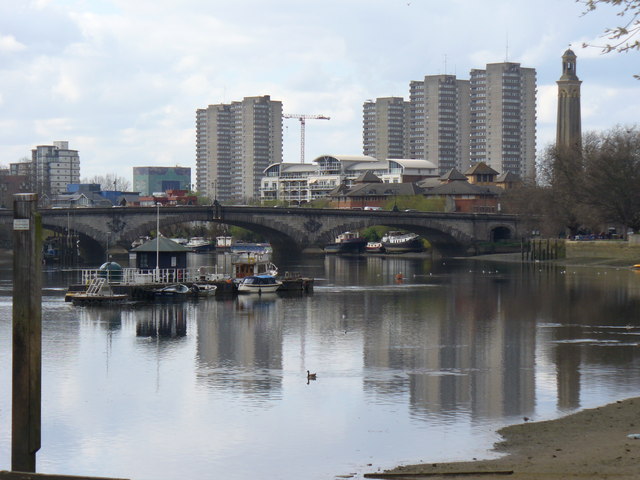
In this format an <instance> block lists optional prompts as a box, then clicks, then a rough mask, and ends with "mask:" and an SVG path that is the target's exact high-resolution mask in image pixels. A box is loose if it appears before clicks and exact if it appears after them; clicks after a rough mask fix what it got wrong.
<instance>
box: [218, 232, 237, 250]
mask: <svg viewBox="0 0 640 480" xmlns="http://www.w3.org/2000/svg"><path fill="white" fill-rule="evenodd" d="M232 243H233V237H229V236H225V235H220V236H219V237H216V249H225V248H227V249H228V248H231V244H232Z"/></svg>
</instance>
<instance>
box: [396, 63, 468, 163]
mask: <svg viewBox="0 0 640 480" xmlns="http://www.w3.org/2000/svg"><path fill="white" fill-rule="evenodd" d="M409 88H410V94H409V95H410V96H409V102H410V107H409V109H410V111H409V129H408V136H409V155H408V158H419V159H424V160H429V161H431V162H433V163H434V164H435V165H437V166H438V170H439V172H440V174H444V173H446V172H447V171H449V170H450V169H452V168H456V169H458V170H463V171H464V170H466V169H467V168H468V167H469V80H460V79H457V78H456V77H455V75H429V76H426V77H424V80H423V81H412V82H411V83H410V86H409Z"/></svg>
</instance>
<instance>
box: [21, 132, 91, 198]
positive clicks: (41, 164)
mask: <svg viewBox="0 0 640 480" xmlns="http://www.w3.org/2000/svg"><path fill="white" fill-rule="evenodd" d="M30 174H31V177H32V180H31V182H32V185H33V186H34V188H35V189H36V191H37V193H38V194H39V195H57V194H60V193H66V191H67V185H68V184H70V183H80V156H79V155H78V151H77V150H70V149H69V142H67V141H62V142H53V145H38V146H37V147H36V148H34V149H33V150H31V169H30Z"/></svg>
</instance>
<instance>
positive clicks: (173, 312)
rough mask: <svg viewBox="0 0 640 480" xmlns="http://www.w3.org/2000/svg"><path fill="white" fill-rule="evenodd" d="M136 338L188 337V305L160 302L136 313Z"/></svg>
mask: <svg viewBox="0 0 640 480" xmlns="http://www.w3.org/2000/svg"><path fill="white" fill-rule="evenodd" d="M136 313H137V314H136V336H138V337H151V338H155V337H162V338H178V337H185V336H186V335H187V304H186V303H184V302H179V301H178V302H171V301H168V302H159V303H156V304H155V305H153V306H152V307H151V308H145V309H141V310H139V311H138V312H136Z"/></svg>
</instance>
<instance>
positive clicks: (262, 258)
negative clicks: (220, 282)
mask: <svg viewBox="0 0 640 480" xmlns="http://www.w3.org/2000/svg"><path fill="white" fill-rule="evenodd" d="M231 263H232V265H233V273H232V278H234V279H242V278H244V277H250V276H252V275H271V276H273V277H275V276H276V275H278V267H276V266H275V265H274V264H273V263H272V262H271V260H270V257H269V255H266V254H261V253H251V252H248V253H242V254H234V255H233V258H232V260H231Z"/></svg>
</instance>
